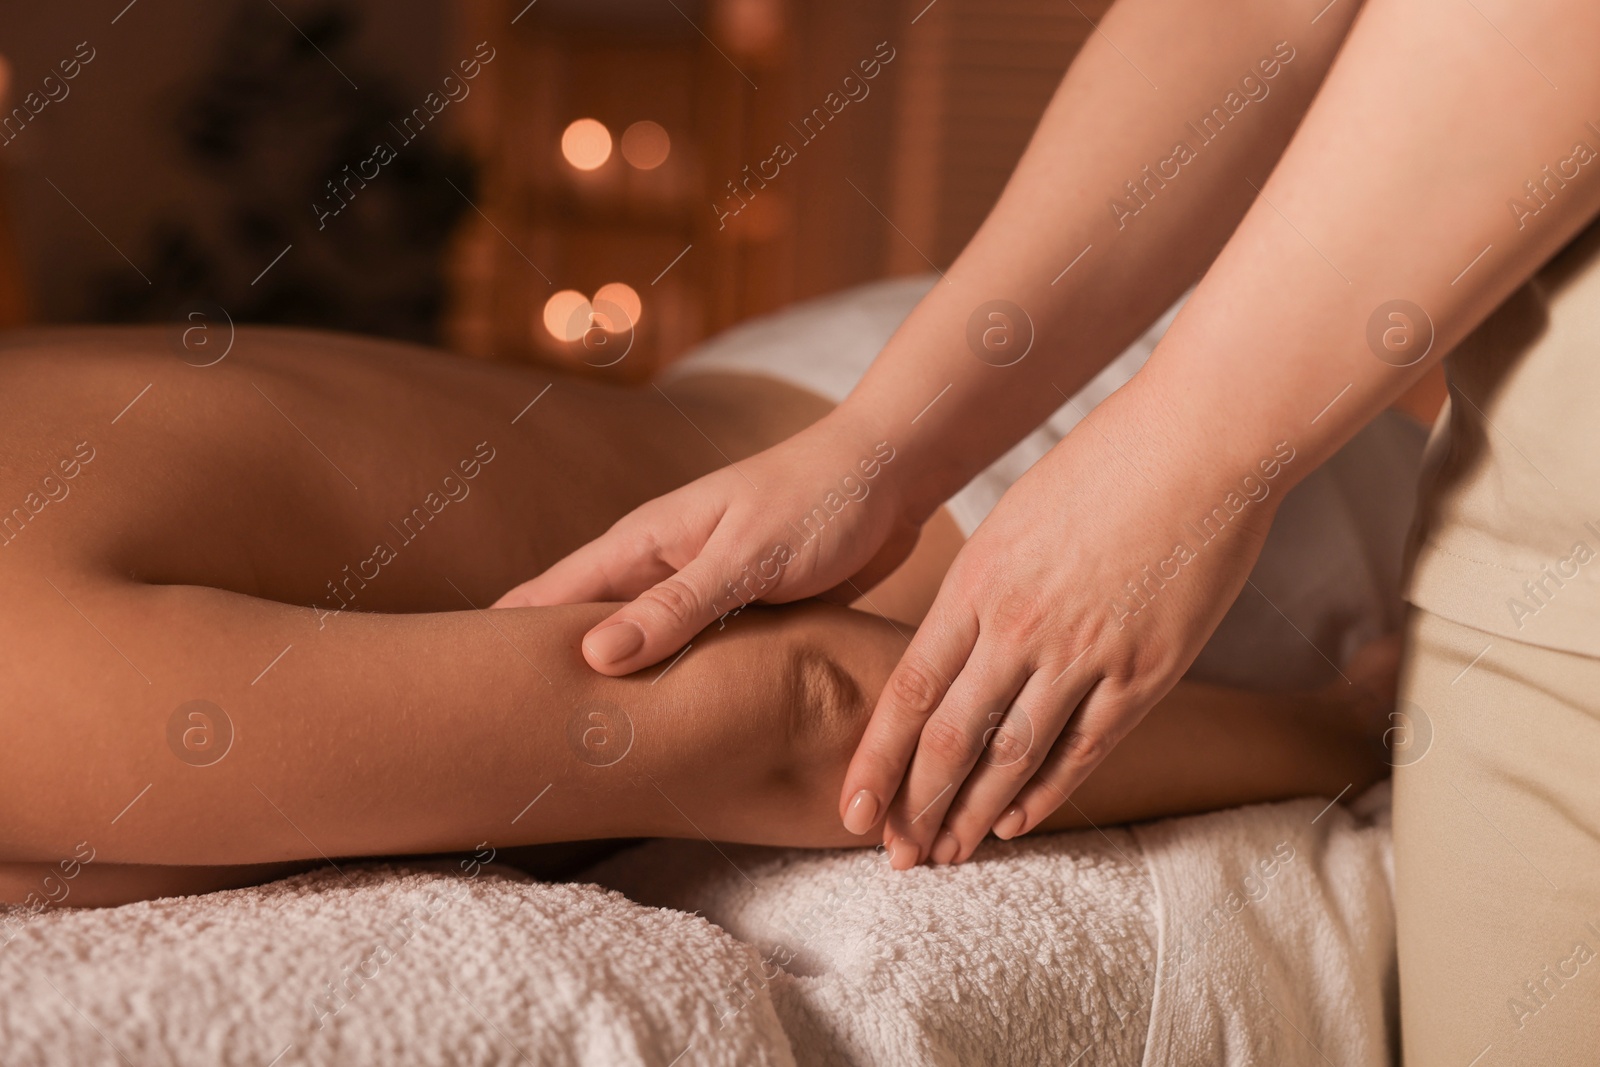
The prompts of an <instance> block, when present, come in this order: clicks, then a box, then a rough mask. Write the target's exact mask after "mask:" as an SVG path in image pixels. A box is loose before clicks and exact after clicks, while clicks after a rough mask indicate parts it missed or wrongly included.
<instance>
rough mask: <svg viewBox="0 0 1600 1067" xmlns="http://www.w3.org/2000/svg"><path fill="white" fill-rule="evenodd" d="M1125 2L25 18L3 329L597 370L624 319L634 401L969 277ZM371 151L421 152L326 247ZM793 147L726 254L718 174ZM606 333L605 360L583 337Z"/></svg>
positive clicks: (637, 0) (736, 174)
mask: <svg viewBox="0 0 1600 1067" xmlns="http://www.w3.org/2000/svg"><path fill="white" fill-rule="evenodd" d="M1106 6H1107V2H1106V0H1094V2H1089V0H1081V2H1080V4H1079V5H1073V4H1061V3H1055V2H1046V0H935V2H934V3H932V4H931V5H929V4H928V3H927V0H910V2H909V3H901V2H899V0H878V2H870V0H537V2H536V3H533V4H532V5H531V6H526V0H460V2H458V3H445V2H441V0H236V2H220V0H214V2H205V3H202V2H200V0H183V2H177V0H135V2H134V3H133V5H132V6H128V5H127V0H106V2H101V0H93V2H82V3H76V2H75V3H72V4H26V5H23V4H8V5H5V7H4V9H3V10H0V53H3V54H4V55H5V57H6V59H7V60H8V62H9V67H10V69H9V86H10V91H9V98H8V100H7V104H6V108H7V114H8V115H10V116H11V118H10V122H9V125H6V126H5V127H4V131H3V133H0V177H3V188H4V192H5V198H4V207H5V218H4V227H3V233H0V290H3V295H0V317H5V318H7V319H8V320H12V321H15V320H17V319H19V318H20V319H24V320H26V321H35V322H47V323H64V322H126V321H151V322H172V321H175V319H176V318H177V316H178V315H179V314H180V312H181V310H182V309H183V308H184V307H185V305H187V304H189V303H190V302H191V301H194V300H196V299H206V300H211V301H215V302H216V303H219V304H221V305H222V306H223V307H225V308H227V309H228V311H229V313H230V314H231V315H232V316H233V317H234V319H235V320H237V321H245V322H275V323H296V324H303V325H312V326H322V327H329V328H336V329H348V330H357V331H361V332H365V333H373V334H381V335H385V336H391V337H398V338H405V339H410V340H418V341H425V342H432V343H438V344H442V345H444V346H446V347H448V348H451V349H454V350H457V351H460V352H462V353H465V354H468V355H472V356H476V357H480V358H494V359H510V360H544V361H549V362H554V363H558V364H562V365H565V366H570V367H575V368H583V367H584V366H585V364H586V363H587V364H588V365H590V366H591V367H592V366H594V365H595V364H600V363H609V362H610V361H611V359H612V358H613V357H614V355H615V354H616V353H617V352H619V351H621V346H624V345H625V343H626V342H627V341H628V340H629V338H628V337H627V335H626V332H623V333H614V334H606V333H605V332H604V331H603V330H600V329H599V328H598V327H600V326H605V325H610V326H612V327H614V328H623V327H626V326H627V325H628V324H627V323H617V322H615V321H613V320H614V319H615V318H616V313H617V311H618V309H621V311H622V312H623V313H625V314H628V315H636V316H637V321H636V322H635V323H634V324H633V329H632V338H631V342H632V347H631V348H630V349H629V350H628V355H627V358H626V359H624V360H622V361H621V362H620V363H617V364H615V365H613V366H610V367H608V368H606V369H603V370H599V369H596V370H593V373H596V374H603V375H608V376H622V377H632V378H638V377H642V376H644V375H646V374H648V373H649V372H650V371H651V370H652V368H654V367H657V366H659V365H660V364H661V363H662V362H664V361H666V360H670V359H671V358H673V357H674V356H676V355H677V354H679V353H681V352H683V351H684V350H685V349H686V348H687V347H689V346H690V345H692V344H693V343H694V342H695V341H697V340H699V339H700V338H703V337H705V336H707V335H709V334H711V333H714V332H716V331H717V330H719V329H722V328H723V327H726V326H728V325H730V324H732V323H734V322H737V321H739V320H741V319H744V318H748V317H750V316H752V315H756V314H759V313H761V312H764V311H769V310H771V309H774V308H777V307H780V306H782V305H784V304H787V303H790V302H792V301H795V300H799V299H804V298H806V297H811V296H815V295H817V294H821V293H825V292H829V291H831V290H835V289H838V288H841V287H843V286H847V285H851V284H854V283H857V282H862V281H867V280H870V279H874V278H881V277H887V276H891V275H896V274H907V273H917V272H922V271H927V270H929V269H930V262H931V263H932V264H936V265H938V266H940V267H943V266H945V265H946V264H948V263H949V261H950V260H951V258H952V257H953V256H954V255H955V253H956V252H957V251H958V250H959V249H960V247H961V245H962V244H963V243H964V242H965V240H966V238H967V237H968V236H969V235H970V234H971V233H972V231H973V230H974V229H975V228H976V227H977V225H978V223H979V221H980V220H981V219H982V217H983V215H984V213H985V211H986V210H987V208H988V206H989V204H991V203H992V202H993V200H994V198H995V196H996V195H997V194H998V193H999V191H1000V188H1001V186H1002V185H1003V184H1004V181H1005V178H1006V175H1007V174H1008V173H1009V171H1010V169H1011V167H1012V165H1013V164H1014V163H1015V162H1016V159H1017V157H1018V156H1019V155H1020V153H1021V151H1022V148H1023V145H1024V144H1025V142H1026V139H1027V136H1028V133H1029V131H1030V130H1031V128H1032V126H1033V123H1034V121H1035V120H1036V119H1037V117H1038V114H1039V112H1040V110H1041V109H1042V108H1043V106H1044V102H1045V100H1046V99H1047V97H1048V96H1049V94H1050V92H1051V90H1052V89H1053V88H1054V85H1055V83H1056V82H1057V80H1058V79H1059V78H1060V75H1061V72H1062V71H1063V70H1064V69H1065V67H1066V65H1067V63H1068V61H1069V60H1070V58H1071V56H1072V54H1073V52H1074V51H1075V50H1076V49H1077V47H1078V46H1079V45H1080V44H1081V43H1082V41H1083V40H1084V38H1085V36H1086V35H1087V34H1088V33H1090V32H1092V30H1091V27H1090V24H1089V22H1088V21H1087V18H1086V16H1092V17H1094V18H1096V19H1098V18H1099V17H1100V15H1101V14H1102V13H1103V11H1104V9H1105V7H1106ZM1080 11H1081V12H1082V13H1080ZM113 19H115V22H113ZM513 20H515V21H513ZM479 41H487V42H488V44H489V46H490V47H492V48H493V49H494V53H495V57H494V59H493V61H492V62H490V63H488V64H487V65H485V66H484V67H483V69H482V73H481V74H480V75H479V77H478V78H477V79H476V80H475V81H473V82H471V83H470V86H471V95H470V96H469V97H467V98H466V99H465V100H464V101H462V102H460V103H452V104H450V105H448V106H447V107H446V108H445V109H444V110H443V112H442V113H441V114H440V115H439V117H438V119H436V120H434V121H433V122H432V123H430V124H429V125H428V127H427V128H426V129H425V130H424V132H423V133H422V134H421V135H420V136H417V137H416V139H415V140H414V141H411V142H409V143H403V142H402V139H401V138H400V137H399V135H398V134H397V133H395V132H394V130H393V129H392V127H391V126H390V123H396V124H398V123H399V122H400V121H401V120H402V119H403V118H404V117H405V116H407V115H408V114H410V112H411V109H412V108H413V107H417V106H420V105H421V104H422V102H423V99H424V97H426V96H427V94H428V93H429V92H431V91H434V90H437V89H438V88H439V87H440V85H441V82H442V80H443V78H444V76H445V75H446V74H448V73H450V72H451V71H452V70H454V69H455V68H456V65H457V63H458V61H459V60H462V59H465V58H468V57H469V56H471V55H472V53H473V51H474V48H475V46H476V45H477V42H479ZM80 42H87V43H88V45H89V46H90V47H92V48H93V49H94V53H95V58H94V59H93V61H92V62H90V63H89V64H87V65H86V66H84V67H83V68H82V71H81V72H80V73H79V75H78V77H77V78H76V79H74V80H73V81H71V82H69V83H66V84H67V86H68V89H69V95H67V96H66V97H65V98H64V99H61V100H59V101H56V102H52V103H49V104H48V105H46V106H45V107H44V108H43V109H42V110H40V111H39V112H38V114H37V115H30V114H28V113H27V111H26V109H24V111H23V113H22V114H21V115H20V116H19V115H16V114H13V113H12V112H11V109H12V108H14V107H18V106H21V105H22V103H23V101H24V97H25V96H26V94H28V93H29V92H30V91H34V90H37V89H39V88H40V87H41V85H42V83H43V79H44V78H45V76H46V75H47V74H50V73H51V72H52V71H54V70H55V68H56V64H57V63H58V61H60V60H62V59H66V58H68V57H70V56H72V55H73V53H74V51H75V49H77V47H78V45H79V43H80ZM880 42H888V45H889V47H890V48H892V49H893V50H894V59H893V61H892V62H890V63H888V64H887V65H885V66H883V68H882V70H881V73H880V74H879V75H878V77H877V78H876V79H874V80H873V81H871V82H868V83H866V84H867V85H868V87H869V89H870V94H869V95H868V96H867V97H866V98H865V99H863V100H860V101H858V102H852V103H850V104H849V105H848V106H846V107H845V108H844V109H843V110H842V111H841V112H840V113H839V114H838V115H836V116H832V117H831V120H830V121H829V123H828V124H827V125H826V126H825V127H824V128H823V129H822V130H821V132H820V133H819V134H817V135H816V137H815V139H814V140H813V141H811V142H809V143H805V142H803V141H802V139H801V138H800V137H799V136H798V135H797V134H796V133H795V131H794V130H793V128H791V126H790V124H791V123H793V124H795V125H796V126H799V125H800V124H801V122H802V120H803V119H804V117H805V116H807V115H808V114H810V113H811V111H812V109H813V108H819V107H822V106H823V104H824V100H825V98H826V97H827V95H828V94H829V93H830V92H835V91H839V90H840V86H841V83H842V81H843V79H844V77H845V76H846V75H847V74H851V73H853V72H856V68H857V64H858V62H859V61H860V60H862V59H867V58H870V57H872V56H873V54H874V52H875V50H876V49H877V48H878V45H879V43H880ZM582 119H588V120H591V121H590V122H587V123H583V124H581V125H580V126H578V127H577V128H576V130H574V132H573V134H572V135H570V136H569V137H568V138H567V144H568V147H569V149H570V151H569V154H568V155H564V154H563V137H564V134H565V133H566V131H567V130H568V129H569V127H571V125H572V124H573V123H574V122H577V121H578V120H582ZM596 123H598V125H596ZM652 124H653V125H652ZM813 125H815V123H813ZM601 127H603V130H602V129H601ZM630 131H631V132H630ZM663 135H664V136H663ZM379 140H387V141H388V142H389V143H391V144H392V145H394V146H395V148H396V149H397V150H398V158H397V159H396V160H395V161H394V162H392V163H390V164H388V165H387V166H385V167H383V168H382V169H381V171H380V173H379V175H378V177H376V178H374V179H372V180H371V182H370V183H369V184H368V185H367V187H366V188H364V189H360V190H359V191H358V193H357V194H356V195H355V196H354V198H352V199H351V201H350V204H349V207H348V208H347V209H345V210H344V211H343V212H341V213H340V214H339V215H338V216H336V217H333V218H331V219H329V220H327V226H326V228H325V229H323V230H321V231H319V230H318V229H317V218H316V215H315V213H314V212H313V209H312V204H313V203H314V202H318V201H322V202H328V201H325V200H324V197H325V195H326V188H325V184H324V183H326V182H327V181H329V180H330V179H337V178H339V177H340V176H341V173H342V170H343V168H344V166H345V165H346V164H350V165H351V166H352V167H353V166H354V165H355V164H357V163H358V162H360V161H361V160H363V159H365V158H366V157H368V156H369V155H371V153H372V148H373V146H374V145H375V144H376V143H377V142H378V141H379ZM779 140H784V141H788V142H789V143H790V144H792V145H793V146H794V147H795V149H796V151H797V157H796V158H795V159H794V161H793V162H791V163H789V164H788V165H787V166H784V167H783V168H782V170H781V172H780V174H779V176H778V177H777V178H776V179H774V180H772V181H770V182H769V183H768V184H767V186H766V188H764V189H760V188H758V189H757V192H756V194H755V196H754V197H753V198H752V199H751V200H750V203H749V205H748V207H747V208H745V209H744V210H743V211H741V212H740V213H739V215H738V217H737V218H736V219H733V220H730V222H729V224H728V225H727V228H726V229H723V230H719V228H718V218H717V211H716V210H715V209H714V207H713V205H714V204H721V205H724V206H727V205H730V204H736V203H737V202H736V201H733V200H731V199H730V198H729V195H728V189H727V183H728V182H730V181H742V179H743V174H742V168H743V167H744V166H745V165H746V164H749V165H750V166H751V167H752V168H753V167H754V166H755V165H756V164H757V163H758V162H760V161H762V160H765V159H767V158H768V157H769V156H770V155H771V154H772V150H773V146H774V144H775V143H776V142H777V141H779ZM663 151H664V152H665V156H664V158H662V153H663ZM602 157H603V162H601V161H600V160H601V159H602ZM574 162H576V163H578V164H580V165H574ZM596 164H597V165H596ZM285 248H289V251H288V252H287V254H285V255H284V256H283V257H282V259H280V260H278V261H277V262H276V264H275V265H273V266H272V267H271V269H270V270H267V271H266V273H265V274H264V275H263V274H261V272H262V271H263V269H264V268H266V267H267V266H268V264H269V263H272V262H273V259H274V257H275V256H277V255H278V254H279V253H280V252H282V251H283V250H284V249H285ZM686 249H687V251H685V250H686ZM680 255H681V258H678V257H680ZM675 260H676V262H674V261H675ZM669 265H670V269H669ZM604 286H612V288H609V289H605V290H604V291H602V287H604ZM621 287H626V289H623V288H621ZM558 293H561V294H562V295H561V296H559V297H557V299H556V300H555V302H554V304H551V298H552V297H556V296H557V294H558ZM597 293H598V294H599V296H600V300H599V302H598V303H597V304H596V305H595V307H594V309H593V310H594V314H593V315H592V316H591V315H590V313H589V312H590V309H589V308H587V307H585V305H584V301H585V300H586V299H588V298H593V297H595V295H596V294H597ZM630 293H631V295H630ZM635 300H636V301H637V304H636V307H637V311H635ZM547 306H548V308H549V313H548V314H547ZM608 316H609V317H608ZM574 323H575V324H576V326H577V329H576V330H575V329H574V327H573V324H574ZM585 323H590V324H594V327H595V328H591V330H590V331H589V333H588V335H587V339H588V342H589V343H588V344H587V345H586V344H585V342H584V340H583V339H579V340H569V339H567V338H568V336H569V335H576V333H577V332H579V331H581V328H582V327H583V325H584V324H585ZM596 342H605V343H596Z"/></svg>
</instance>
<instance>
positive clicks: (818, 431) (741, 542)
mask: <svg viewBox="0 0 1600 1067" xmlns="http://www.w3.org/2000/svg"><path fill="white" fill-rule="evenodd" d="M909 467H910V460H909V459H908V458H906V457H903V456H901V455H899V454H898V453H897V452H896V450H895V448H894V447H893V445H892V444H890V443H889V442H887V441H884V440H882V439H881V438H879V437H877V436H876V435H875V434H873V433H871V432H869V431H866V430H863V429H861V428H860V427H858V426H856V425H855V424H853V423H852V422H851V420H850V419H849V417H848V416H847V415H846V414H844V413H842V412H839V411H836V412H835V413H833V414H831V415H829V416H827V417H825V418H823V419H822V420H820V421H818V422H817V423H815V424H813V425H812V426H810V427H808V428H806V429H805V430H803V431H801V432H800V433H798V434H796V435H795V436H793V437H791V438H789V439H788V440H786V441H783V442H782V443H780V444H778V445H775V446H773V447H772V448H769V449H767V450H766V451H764V452H760V453H757V454H756V455H754V456H752V457H750V458H749V459H743V460H740V461H739V462H737V463H735V464H733V465H732V466H728V467H724V468H722V469H721V470H718V471H714V472H712V473H711V474H708V475H706V476H705V477H703V478H699V479H697V480H695V481H693V482H690V483H689V484H688V485H686V486H683V487H682V488H681V489H677V490H675V491H673V492H671V493H668V494H666V495H665V496H661V497H657V498H656V499H654V500H651V501H649V502H648V503H645V504H643V505H641V506H639V507H637V508H635V509H634V510H633V511H631V512H629V513H628V514H627V515H625V516H623V517H622V519H620V520H619V521H618V522H617V523H616V524H615V525H614V526H612V527H611V529H609V530H607V531H606V532H605V533H604V534H603V535H601V536H600V537H599V538H597V539H595V540H594V541H591V542H590V543H589V544H587V545H585V546H584V547H582V548H580V549H578V550H577V551H576V552H574V553H572V554H571V555H569V556H567V557H566V558H565V559H562V560H561V561H560V562H558V563H556V564H555V566H553V567H551V568H550V569H549V570H547V571H545V572H544V573H543V574H541V575H539V576H538V577H537V578H535V579H533V580H532V581H529V582H525V583H523V584H522V585H519V586H517V587H516V588H515V589H513V590H511V591H510V592H509V593H507V594H506V595H505V596H503V597H501V598H500V599H499V600H498V601H497V602H496V603H495V605H494V606H495V607H500V608H506V607H542V606H548V605H554V604H574V603H581V602H586V601H597V600H631V601H632V602H631V603H629V604H628V605H626V606H625V607H623V608H621V609H619V610H618V611H616V612H615V613H614V614H612V615H610V616H608V617H607V618H605V619H603V620H602V621H601V622H599V623H598V624H596V625H595V627H594V628H593V629H592V630H590V631H589V632H588V633H587V634H585V635H584V638H583V655H584V658H585V659H586V660H587V661H588V663H589V665H590V666H591V667H593V668H594V669H595V670H597V671H599V672H601V673H602V674H608V675H612V676H619V675H624V674H630V673H632V672H633V671H636V670H639V669H641V668H643V667H648V666H650V665H651V664H653V663H658V662H660V661H661V660H663V659H666V658H667V657H668V656H671V655H673V654H674V653H676V652H677V651H679V650H680V649H682V648H683V647H684V646H685V645H687V644H688V643H689V642H690V641H691V640H693V638H694V636H695V634H697V633H699V632H700V631H701V630H702V629H704V628H705V627H706V626H707V625H708V624H710V623H713V622H716V621H717V620H718V618H719V617H721V616H724V615H727V614H729V613H730V612H734V611H737V610H739V609H741V608H742V607H743V606H744V605H745V604H747V603H750V602H753V601H756V600H760V601H763V602H766V603H783V602H786V601H791V600H799V599H802V598H804V597H810V596H824V597H829V598H830V599H839V600H844V601H849V600H853V599H855V598H856V597H857V596H859V595H860V591H864V590H866V589H869V588H870V587H871V586H872V585H874V584H876V583H877V582H878V581H879V580H881V579H883V578H884V577H887V576H888V574H889V573H890V572H892V571H893V570H894V568H895V567H897V566H899V564H900V563H901V561H903V560H904V559H905V557H906V556H907V555H908V554H910V552H911V549H912V547H913V546H914V545H915V544H916V540H917V535H918V532H919V529H920V526H919V523H917V522H915V521H912V520H909V519H907V518H905V517H904V514H903V508H902V506H901V503H900V501H901V493H900V492H899V491H898V490H899V487H900V486H901V484H902V483H903V482H904V480H905V478H904V475H905V474H906V473H908V472H909Z"/></svg>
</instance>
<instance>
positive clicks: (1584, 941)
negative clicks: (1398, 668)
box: [1393, 608, 1600, 1067]
mask: <svg viewBox="0 0 1600 1067" xmlns="http://www.w3.org/2000/svg"><path fill="white" fill-rule="evenodd" d="M1408 629H1409V634H1408V637H1409V641H1408V646H1409V648H1408V652H1407V657H1408V658H1407V663H1406V666H1405V669H1404V672H1403V674H1402V678H1401V688H1400V700H1401V704H1400V713H1401V716H1402V717H1401V718H1397V719H1396V725H1395V729H1396V730H1397V731H1409V736H1407V737H1405V738H1403V739H1400V740H1403V741H1404V742H1405V743H1403V744H1399V745H1397V746H1395V747H1394V749H1393V751H1394V752H1395V753H1396V760H1395V761H1396V762H1397V763H1399V764H1402V765H1401V766H1398V767H1397V768H1396V771H1395V800H1394V841H1395V882H1396V903H1397V907H1398V912H1399V914H1398V937H1399V955H1400V1011H1401V1020H1402V1025H1401V1031H1402V1041H1403V1043H1404V1048H1405V1067H1436V1065H1437V1067H1469V1065H1471V1067H1491V1065H1501V1064H1518V1065H1521V1064H1527V1065H1537V1067H1561V1065H1566V1064H1573V1065H1578V1064H1584V1065H1593V1064H1600V659H1596V658H1593V657H1589V656H1583V655H1578V654H1575V653H1571V652H1561V651H1556V650H1553V649H1549V648H1544V647H1540V646H1537V645H1529V644H1523V643H1521V642H1519V641H1515V640H1513V639H1511V638H1507V637H1502V636H1498V635H1495V634H1488V633H1484V632H1482V631H1479V630H1476V629H1473V628H1471V627H1468V626H1463V625H1461V624H1458V623H1454V622H1449V621H1446V620H1445V619H1442V618H1440V617H1439V616H1437V615H1433V614H1430V613H1428V612H1426V611H1424V610H1421V609H1416V608H1414V609H1412V612H1411V617H1410V621H1409V624H1408Z"/></svg>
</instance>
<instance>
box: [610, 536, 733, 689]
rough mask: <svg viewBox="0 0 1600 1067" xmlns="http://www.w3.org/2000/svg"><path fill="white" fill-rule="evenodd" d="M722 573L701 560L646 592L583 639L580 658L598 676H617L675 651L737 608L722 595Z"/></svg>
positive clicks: (717, 568)
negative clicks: (726, 613)
mask: <svg viewBox="0 0 1600 1067" xmlns="http://www.w3.org/2000/svg"><path fill="white" fill-rule="evenodd" d="M722 570H723V568H722V567H721V566H719V565H718V564H717V563H714V562H712V561H711V560H709V559H707V558H706V557H704V556H701V557H698V558H696V559H695V560H693V561H692V562H691V563H689V565H688V566H686V567H684V568H683V569H682V570H680V571H678V572H677V573H676V574H674V575H672V576H671V577H670V578H667V579H665V580H663V581H661V582H658V583H657V584H656V585H653V586H651V587H650V588H649V589H646V590H645V591H644V592H643V593H641V594H640V595H639V597H638V598H637V599H636V600H634V601H633V602H632V603H631V604H628V605H627V606H625V607H623V608H619V609H618V610H617V611H615V612H613V613H612V614H611V615H610V616H609V617H607V618H606V619H605V620H603V621H602V622H600V623H598V624H597V625H596V626H595V627H594V628H593V629H592V630H590V631H589V632H588V633H586V634H584V635H583V658H584V659H585V660H586V661H588V664H589V666H591V667H593V668H594V669H595V670H597V671H599V672H600V673H601V674H608V675H611V676H612V677H620V676H621V675H624V674H632V673H633V672H634V671H637V670H640V669H641V668H644V667H648V666H650V665H651V664H653V663H659V662H661V661H662V660H664V659H666V658H667V657H668V656H670V655H673V654H674V653H676V652H678V651H679V650H680V649H682V648H683V647H684V646H685V645H686V644H688V643H689V642H690V641H691V640H692V639H693V638H694V635H695V634H697V633H699V632H700V631H701V630H703V629H705V627H706V625H707V624H708V623H710V622H712V621H713V620H715V619H716V618H717V617H718V616H719V615H721V614H722V613H723V612H724V611H726V610H728V609H729V608H731V607H737V606H738V602H737V601H735V600H734V599H732V598H731V597H730V595H729V594H727V593H726V590H725V586H726V585H727V584H728V583H727V579H725V578H723V577H722Z"/></svg>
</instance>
